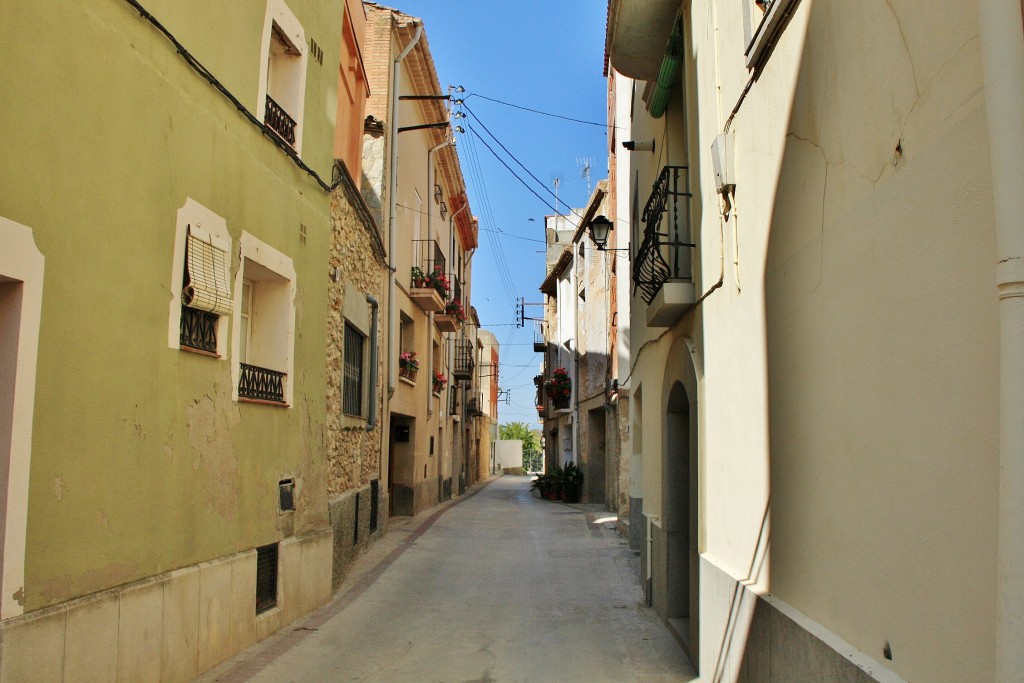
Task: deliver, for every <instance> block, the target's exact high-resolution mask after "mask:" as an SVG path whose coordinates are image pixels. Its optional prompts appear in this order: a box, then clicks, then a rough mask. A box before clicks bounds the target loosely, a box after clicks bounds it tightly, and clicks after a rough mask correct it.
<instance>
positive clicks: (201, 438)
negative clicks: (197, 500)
mask: <svg viewBox="0 0 1024 683" xmlns="http://www.w3.org/2000/svg"><path fill="white" fill-rule="evenodd" d="M187 418H188V440H189V445H190V446H191V447H192V452H193V459H192V467H193V469H199V468H200V467H202V468H203V470H204V471H205V472H206V474H207V476H206V477H205V478H204V480H203V493H204V498H205V500H206V507H207V509H209V510H210V511H211V512H215V513H216V514H218V515H220V516H221V517H223V518H225V519H232V518H234V516H235V515H237V514H238V459H237V458H236V457H235V452H234V448H233V447H232V445H231V439H230V435H231V433H232V432H233V431H234V428H235V427H236V426H237V425H238V423H239V421H240V420H239V416H238V409H237V407H235V406H234V405H231V406H230V407H228V408H226V409H220V410H218V408H217V406H216V404H215V403H214V401H213V399H211V398H210V397H209V396H203V397H202V398H200V399H197V400H196V401H195V403H194V404H193V405H191V406H189V408H188V411H187Z"/></svg>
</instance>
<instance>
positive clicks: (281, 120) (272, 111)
mask: <svg viewBox="0 0 1024 683" xmlns="http://www.w3.org/2000/svg"><path fill="white" fill-rule="evenodd" d="M263 123H265V124H267V127H268V128H270V130H272V131H274V132H275V133H277V134H278V135H279V136H280V137H281V139H282V140H284V141H285V142H287V143H288V144H289V145H291V146H292V147H294V146H295V119H293V118H292V117H291V116H288V112H286V111H285V110H284V108H282V107H281V105H280V104H278V103H277V102H275V101H274V100H273V99H271V97H270V95H267V111H266V113H265V114H264V115H263Z"/></svg>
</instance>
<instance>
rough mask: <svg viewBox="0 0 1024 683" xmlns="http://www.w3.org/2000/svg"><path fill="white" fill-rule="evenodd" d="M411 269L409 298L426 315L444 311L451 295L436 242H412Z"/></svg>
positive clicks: (441, 256) (439, 249)
mask: <svg viewBox="0 0 1024 683" xmlns="http://www.w3.org/2000/svg"><path fill="white" fill-rule="evenodd" d="M412 247H413V267H412V276H411V279H410V283H409V285H410V286H409V297H410V298H411V299H412V300H413V302H414V303H415V304H416V305H417V306H419V307H420V308H421V309H423V311H424V312H426V313H437V312H438V311H443V310H444V302H445V301H446V300H447V299H448V298H449V296H450V294H451V280H450V279H449V278H448V276H447V275H446V274H445V258H444V253H443V252H442V251H441V247H439V246H438V244H437V241H436V240H413V242H412Z"/></svg>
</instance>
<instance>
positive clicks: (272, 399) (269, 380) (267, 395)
mask: <svg viewBox="0 0 1024 683" xmlns="http://www.w3.org/2000/svg"><path fill="white" fill-rule="evenodd" d="M239 367H240V368H241V372H242V374H241V377H239V379H238V398H240V399H248V400H250V401H258V402H263V403H274V404H278V405H286V404H285V402H284V378H285V377H286V376H287V375H286V374H285V373H283V372H278V371H277V370H268V369H267V368H261V367H258V366H256V365H249V364H248V363H240V364H239Z"/></svg>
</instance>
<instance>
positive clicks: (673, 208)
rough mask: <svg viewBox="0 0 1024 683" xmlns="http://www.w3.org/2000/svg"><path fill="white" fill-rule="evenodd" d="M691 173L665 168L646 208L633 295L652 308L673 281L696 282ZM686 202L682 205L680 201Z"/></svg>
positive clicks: (686, 170)
mask: <svg viewBox="0 0 1024 683" xmlns="http://www.w3.org/2000/svg"><path fill="white" fill-rule="evenodd" d="M688 185H689V169H688V168H687V167H686V166H665V167H664V168H663V169H662V171H661V175H659V176H658V180H657V181H656V182H655V183H654V187H653V189H652V190H651V196H650V198H648V200H647V204H646V205H645V206H644V212H643V216H642V217H641V220H642V221H643V223H644V234H643V240H642V241H641V242H640V246H639V248H638V249H637V252H636V258H635V259H634V260H633V291H636V290H637V289H639V290H640V294H641V296H642V297H643V300H644V301H645V302H646V303H648V304H650V303H651V301H653V300H654V297H655V296H657V294H658V292H659V291H661V287H662V285H664V284H665V283H666V282H668V281H669V280H683V281H686V282H689V281H691V280H692V279H693V276H692V267H691V261H690V259H691V252H690V250H691V249H693V248H694V247H695V246H697V245H695V244H694V243H693V242H691V241H690V213H689V201H690V196H691V194H690V192H689V191H688V189H687V188H688ZM680 198H682V201H680Z"/></svg>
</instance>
